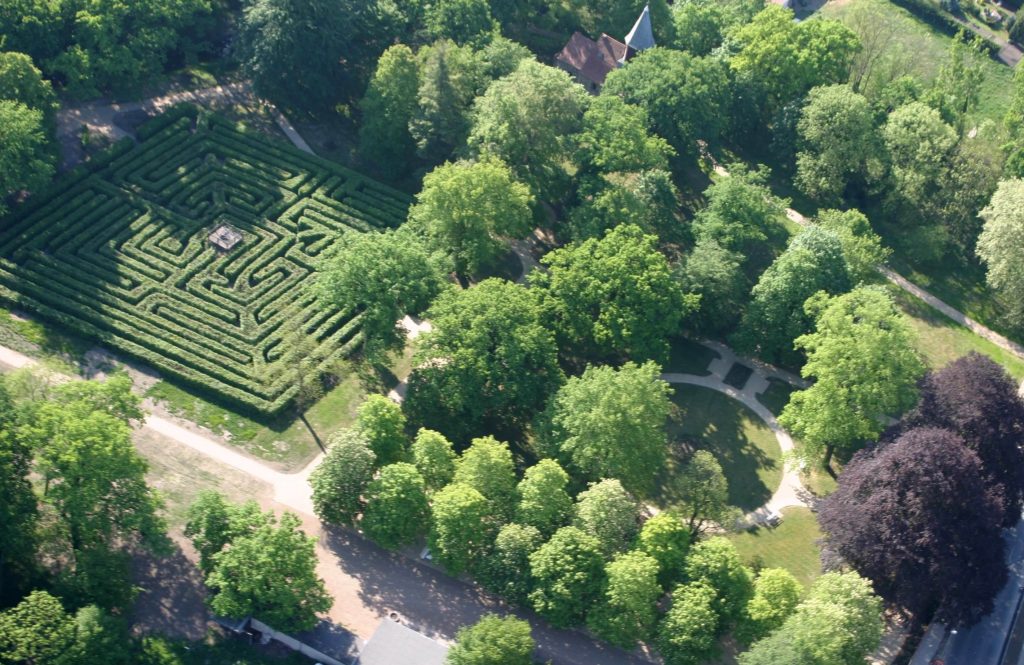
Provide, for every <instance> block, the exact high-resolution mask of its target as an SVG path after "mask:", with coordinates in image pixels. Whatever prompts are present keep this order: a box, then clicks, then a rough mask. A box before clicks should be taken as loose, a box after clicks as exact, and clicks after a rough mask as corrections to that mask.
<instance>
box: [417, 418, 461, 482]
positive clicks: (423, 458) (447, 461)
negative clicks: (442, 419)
mask: <svg viewBox="0 0 1024 665" xmlns="http://www.w3.org/2000/svg"><path fill="white" fill-rule="evenodd" d="M412 459H413V463H414V464H415V465H416V469H417V470H419V472H420V475H421V476H423V481H424V482H425V483H426V485H427V490H428V491H430V492H433V491H436V490H439V489H441V488H442V487H444V486H445V485H447V484H448V483H450V482H451V481H452V476H454V475H455V450H454V449H453V448H452V442H451V441H449V440H448V439H446V438H444V435H443V434H441V433H440V432H435V431H434V430H430V429H426V428H420V431H419V432H417V433H416V439H415V440H413V442H412Z"/></svg>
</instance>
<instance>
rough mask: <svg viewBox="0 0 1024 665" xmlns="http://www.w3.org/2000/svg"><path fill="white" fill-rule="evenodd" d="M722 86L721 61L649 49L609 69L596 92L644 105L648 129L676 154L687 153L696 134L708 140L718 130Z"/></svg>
mask: <svg viewBox="0 0 1024 665" xmlns="http://www.w3.org/2000/svg"><path fill="white" fill-rule="evenodd" d="M728 89H729V77H728V72H727V70H726V66H725V65H724V64H723V62H722V61H721V60H718V59H716V58H710V57H708V58H700V57H695V56H692V55H690V54H689V53H685V52H683V51H676V50H674V49H667V48H652V49H648V50H646V51H643V52H641V53H639V54H637V55H636V56H635V57H634V58H632V59H630V62H629V66H628V67H622V68H620V69H616V70H614V71H612V72H611V73H610V74H609V75H608V78H607V79H606V80H605V84H604V87H603V88H602V91H601V92H602V95H609V96H610V95H616V96H619V97H622V98H623V99H624V100H625V101H626V102H627V103H629V104H635V105H637V106H640V107H642V108H644V109H646V110H647V113H648V115H649V116H650V118H651V124H652V126H653V129H654V131H655V132H656V133H657V134H658V135H659V136H662V137H664V138H665V140H667V141H668V143H669V145H671V146H672V147H673V148H674V149H675V151H676V152H677V153H679V154H680V155H688V156H693V155H695V154H696V152H697V150H696V148H697V145H696V141H697V140H698V139H700V140H704V141H708V142H714V141H715V140H716V139H717V138H718V136H719V134H720V132H721V131H722V128H723V127H724V124H725V121H726V113H725V111H726V94H727V91H728Z"/></svg>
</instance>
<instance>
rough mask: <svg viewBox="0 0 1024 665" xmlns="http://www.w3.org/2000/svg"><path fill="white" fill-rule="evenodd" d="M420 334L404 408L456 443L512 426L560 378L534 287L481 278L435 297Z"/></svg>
mask: <svg viewBox="0 0 1024 665" xmlns="http://www.w3.org/2000/svg"><path fill="white" fill-rule="evenodd" d="M428 318H429V319H430V320H431V321H432V322H433V325H434V329H433V331H431V332H429V333H426V334H425V335H423V336H422V337H421V338H420V343H419V348H418V350H417V352H416V355H415V356H414V358H413V364H414V366H413V371H412V374H411V375H410V377H409V391H408V393H407V396H406V400H405V402H404V403H403V408H404V409H405V412H406V414H407V415H408V416H409V419H410V421H412V423H413V425H414V426H417V427H418V426H426V427H431V428H433V429H435V430H437V431H439V432H441V433H443V434H444V435H445V436H447V437H449V438H450V439H452V440H454V441H456V442H465V441H467V440H468V439H470V438H471V437H473V436H478V435H481V434H484V433H488V432H497V433H501V432H515V431H517V430H518V429H519V428H521V427H522V426H523V424H525V423H526V422H527V420H528V419H529V418H532V417H533V415H534V414H535V413H536V412H538V411H540V410H541V409H542V408H543V407H544V404H545V402H546V401H547V398H548V395H549V394H550V393H551V391H553V390H554V389H555V388H556V387H557V386H558V385H560V384H561V382H562V371H561V369H559V367H558V358H557V353H558V352H557V349H556V347H555V340H554V337H553V335H552V334H551V332H549V331H548V330H547V329H546V328H544V326H543V325H541V322H540V307H539V305H538V302H537V296H536V293H535V292H534V291H533V290H528V289H525V288H523V287H522V286H519V285H516V284H511V283H509V282H504V281H501V280H497V279H488V280H484V281H483V282H480V283H479V284H477V285H476V286H474V287H472V288H469V289H466V290H462V291H455V290H452V291H449V292H446V293H444V294H442V295H441V297H440V298H438V299H437V301H436V302H435V303H434V305H433V306H432V307H431V309H430V313H429V315H428Z"/></svg>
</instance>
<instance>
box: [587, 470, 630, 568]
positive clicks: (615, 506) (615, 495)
mask: <svg viewBox="0 0 1024 665" xmlns="http://www.w3.org/2000/svg"><path fill="white" fill-rule="evenodd" d="M575 513H576V515H575V520H574V522H573V523H574V525H575V526H576V527H578V528H579V529H580V530H581V531H584V532H585V533H588V534H590V535H591V536H593V537H594V538H596V539H597V542H598V543H599V544H600V546H601V551H602V552H603V553H604V554H605V556H611V555H612V554H614V553H616V552H622V551H624V550H626V549H627V548H628V547H629V546H630V545H632V544H633V540H634V539H635V538H636V534H637V532H638V531H639V529H640V509H639V506H638V505H637V502H636V499H634V498H633V497H632V496H630V494H629V493H628V492H626V490H624V489H622V483H620V482H619V481H618V480H615V479H611V478H608V479H605V480H602V481H601V482H599V483H593V484H592V485H591V486H590V487H589V488H587V489H586V490H584V491H582V492H580V493H579V496H577V497H576V507H575Z"/></svg>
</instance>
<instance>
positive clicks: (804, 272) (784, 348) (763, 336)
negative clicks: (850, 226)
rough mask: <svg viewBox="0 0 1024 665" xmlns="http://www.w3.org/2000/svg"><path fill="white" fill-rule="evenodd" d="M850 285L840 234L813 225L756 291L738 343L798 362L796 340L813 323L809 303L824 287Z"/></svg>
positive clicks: (786, 361)
mask: <svg viewBox="0 0 1024 665" xmlns="http://www.w3.org/2000/svg"><path fill="white" fill-rule="evenodd" d="M849 288H850V276H849V273H848V272H847V268H846V261H845V258H844V257H843V248H842V243H841V241H840V240H839V237H838V236H837V235H836V234H835V233H833V232H832V231H829V230H827V229H824V228H821V227H817V226H812V227H808V228H807V229H805V230H804V231H802V232H801V233H800V235H798V236H796V237H795V238H794V239H793V240H792V241H791V242H790V244H789V247H788V248H787V249H786V251H785V252H783V253H782V255H781V256H779V258H778V259H776V261H775V262H774V263H773V264H772V265H771V266H769V267H768V270H766V271H765V272H764V274H763V275H761V279H760V280H759V281H758V283H757V285H756V286H754V289H753V291H751V295H752V296H753V301H752V302H751V303H750V307H749V308H748V309H747V311H746V312H745V313H744V315H743V321H742V322H741V324H740V330H739V332H738V333H737V336H736V343H737V346H739V347H740V348H741V349H743V350H745V351H749V352H754V353H757V354H758V355H759V356H760V357H761V358H763V359H765V360H767V361H769V362H775V363H779V362H781V363H782V364H785V365H789V366H796V365H799V364H800V361H801V356H800V354H799V353H798V352H797V351H796V350H794V346H793V344H794V340H795V339H796V338H797V337H799V336H800V335H803V334H806V333H808V332H810V331H811V329H812V328H813V326H814V317H813V314H811V313H808V312H807V311H805V309H804V303H805V302H806V301H807V299H808V298H810V297H811V296H812V295H814V294H815V293H817V292H819V291H824V292H826V293H828V294H833V295H835V294H839V293H843V292H845V291H847V290H848V289H849Z"/></svg>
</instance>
